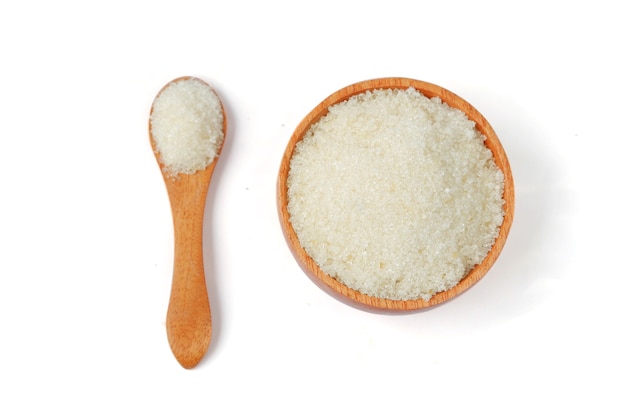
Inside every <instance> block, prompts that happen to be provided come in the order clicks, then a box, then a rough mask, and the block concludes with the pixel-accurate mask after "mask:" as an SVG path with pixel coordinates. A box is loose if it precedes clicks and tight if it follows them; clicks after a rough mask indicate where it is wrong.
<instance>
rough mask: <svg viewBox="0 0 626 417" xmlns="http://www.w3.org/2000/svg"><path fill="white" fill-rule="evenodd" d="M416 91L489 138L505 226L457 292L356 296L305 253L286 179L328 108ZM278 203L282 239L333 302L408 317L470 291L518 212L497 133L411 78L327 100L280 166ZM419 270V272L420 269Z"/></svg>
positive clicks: (460, 102)
mask: <svg viewBox="0 0 626 417" xmlns="http://www.w3.org/2000/svg"><path fill="white" fill-rule="evenodd" d="M409 87H413V88H415V89H416V90H418V91H420V92H422V94H424V95H425V96H426V97H429V98H431V97H439V98H440V99H441V100H442V101H443V102H444V103H447V104H448V105H450V106H451V107H454V108H457V109H459V110H461V111H463V112H464V113H465V114H466V115H467V117H468V118H469V119H470V120H473V121H474V122H475V123H476V128H477V129H478V130H479V131H480V132H481V133H482V134H483V135H485V138H486V140H485V146H486V147H487V148H489V149H490V150H491V152H492V153H493V157H494V160H495V163H496V165H497V166H498V167H499V168H500V169H501V170H502V172H503V174H504V195H503V198H504V200H505V201H506V204H505V205H504V211H505V212H504V221H503V223H502V225H501V226H500V234H499V235H498V237H497V238H496V241H495V243H494V244H493V246H492V248H491V251H490V252H489V253H488V254H487V256H486V257H485V259H484V260H483V261H482V262H481V263H480V264H478V265H476V266H475V267H474V268H473V269H472V270H471V271H470V272H469V273H468V274H467V275H466V276H465V277H464V278H463V279H462V280H461V281H460V282H459V283H458V284H457V285H456V286H454V287H452V288H450V289H448V290H446V291H442V292H439V293H437V294H435V295H433V297H431V298H430V299H429V300H428V301H425V300H423V299H416V300H406V301H404V300H391V299H386V298H379V297H373V296H369V295H366V294H363V293H361V292H359V291H356V290H354V289H352V288H349V287H348V286H346V285H344V284H343V283H341V282H339V281H338V280H337V279H335V278H334V277H332V276H330V275H328V274H326V273H325V272H324V271H322V270H321V268H320V267H319V266H318V265H317V264H316V263H315V261H314V260H313V259H312V258H311V256H309V254H308V253H307V252H306V251H305V250H304V248H303V247H302V245H301V244H300V241H299V240H298V236H297V235H296V233H295V231H294V229H293V226H292V225H291V221H290V214H289V211H288V210H287V204H288V192H287V178H288V177H289V169H290V162H291V157H292V156H293V154H294V151H295V149H296V145H297V144H298V142H300V141H301V140H302V139H303V138H304V136H305V134H306V133H307V132H308V130H309V128H310V127H311V126H312V125H313V124H314V123H316V122H317V121H319V120H320V119H321V118H322V117H323V116H324V115H326V114H327V113H328V108H329V107H330V106H333V105H335V104H337V103H340V102H342V101H345V100H348V99H349V98H350V97H352V96H354V95H357V94H361V93H364V92H366V91H369V90H374V89H379V88H383V89H386V88H390V89H396V88H397V89H407V88H409ZM277 203H278V215H279V220H280V224H281V227H282V229H283V233H284V235H285V238H286V240H287V244H288V246H289V248H290V249H291V252H292V253H293V255H294V257H295V258H296V260H297V261H298V264H299V265H300V267H301V268H302V269H303V270H304V272H306V274H307V275H308V276H309V277H310V278H311V279H312V281H313V282H315V283H316V284H317V285H318V286H319V287H320V288H322V289H323V290H324V291H326V292H327V293H329V294H330V295H332V296H334V297H335V298H337V299H339V300H340V301H343V302H345V303H347V304H350V305H352V306H354V307H358V308H362V309H364V310H369V311H378V312H408V311H414V310H420V309H426V308H430V307H433V306H435V305H437V304H440V303H443V302H445V301H448V300H450V299H452V298H454V297H456V296H458V295H459V294H461V293H462V292H464V291H465V290H467V289H468V288H470V287H471V286H472V285H474V284H475V283H477V282H478V281H479V280H480V279H481V278H482V277H483V276H484V275H485V274H486V273H487V271H488V270H489V269H490V268H491V266H492V265H493V263H494V262H495V261H496V259H497V258H498V256H499V255H500V252H501V251H502V248H503V246H504V243H505V241H506V239H507V236H508V234H509V230H510V228H511V223H512V222H513V213H514V206H515V198H514V186H513V175H512V173H511V167H510V166H509V161H508V159H507V156H506V153H505V152H504V148H503V147H502V144H501V143H500V140H499V139H498V136H497V135H496V133H495V131H494V130H493V128H492V127H491V125H490V124H489V122H488V121H487V119H485V118H484V117H483V115H482V114H480V113H479V112H478V110H476V109H475V108H474V107H473V106H472V105H471V104H469V103H468V102H467V101H465V100H464V99H462V98H461V97H459V96H457V95H456V94H454V93H452V92H451V91H448V90H446V89H444V88H442V87H439V86H437V85H435V84H431V83H428V82H424V81H419V80H413V79H410V78H397V77H394V78H378V79H373V80H367V81H363V82H359V83H356V84H352V85H349V86H347V87H344V88H342V89H341V90H339V91H337V92H335V93H333V94H331V95H330V96H329V97H328V98H326V99H325V100H324V101H322V102H321V103H320V104H318V105H317V106H316V107H315V108H314V109H313V110H312V111H311V112H310V113H309V114H308V115H307V116H306V117H305V118H304V119H303V120H302V121H301V122H300V124H299V125H298V126H297V127H296V129H295V131H294V133H293V135H292V136H291V139H290V140H289V143H288V144H287V147H286V149H285V152H284V154H283V158H282V161H281V165H280V169H279V172H278V181H277ZM416 267H417V266H416Z"/></svg>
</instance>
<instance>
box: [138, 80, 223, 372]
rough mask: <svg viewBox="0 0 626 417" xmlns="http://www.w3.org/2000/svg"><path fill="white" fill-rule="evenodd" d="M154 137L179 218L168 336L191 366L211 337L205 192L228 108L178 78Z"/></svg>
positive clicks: (155, 111) (162, 99) (161, 101)
mask: <svg viewBox="0 0 626 417" xmlns="http://www.w3.org/2000/svg"><path fill="white" fill-rule="evenodd" d="M149 136H150V143H151V145H152V149H153V151H154V154H155V156H156V159H157V162H158V165H159V168H160V169H161V173H162V174H163V179H164V181H165V185H166V188H167V193H168V196H169V200H170V206H171V210H172V217H173V223H174V271H173V276H172V287H171V293H170V300H169V306H168V310H167V317H166V329H167V338H168V342H169V345H170V348H171V350H172V353H173V354H174V356H175V358H176V360H177V361H178V362H179V363H180V364H181V365H182V366H183V367H184V368H186V369H190V368H193V367H195V366H196V365H197V364H198V362H200V360H201V359H202V358H203V357H204V355H205V354H206V351H207V350H208V347H209V343H210V341H211V333H212V324H211V309H210V303H209V297H208V291H207V287H206V281H205V273H204V260H203V242H202V235H203V220H204V207H205V202H206V196H207V192H208V189H209V184H210V182H211V178H212V176H213V171H214V169H215V165H216V163H217V160H218V159H219V155H220V152H221V149H222V145H223V141H224V138H225V136H226V115H225V112H224V107H223V105H222V103H221V101H220V99H219V97H218V96H217V94H216V93H215V91H214V90H213V89H212V88H211V87H210V86H209V85H208V84H207V83H205V82H204V81H202V80H200V79H198V78H195V77H188V76H187V77H180V78H177V79H175V80H172V81H170V82H169V83H168V84H166V85H165V86H164V87H163V88H162V89H161V91H159V93H158V94H157V96H156V98H155V99H154V102H153V103H152V108H151V109H150V121H149Z"/></svg>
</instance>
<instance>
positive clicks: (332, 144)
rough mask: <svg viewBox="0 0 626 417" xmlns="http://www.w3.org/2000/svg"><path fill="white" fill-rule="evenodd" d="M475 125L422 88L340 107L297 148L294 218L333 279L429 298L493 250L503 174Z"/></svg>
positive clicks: (291, 198)
mask: <svg viewBox="0 0 626 417" xmlns="http://www.w3.org/2000/svg"><path fill="white" fill-rule="evenodd" d="M484 140H485V138H484V136H483V135H481V134H480V132H478V131H477V130H476V129H475V127H474V122H472V121H470V120H469V119H468V118H467V116H466V115H465V114H464V113H463V112H461V111H459V110H457V109H454V108H451V107H449V106H448V105H446V104H445V103H442V102H441V100H440V99H439V98H432V99H428V98H426V97H425V96H423V95H422V94H421V93H420V92H418V91H417V90H415V89H413V88H409V89H407V90H397V89H380V90H373V91H369V92H366V93H363V94H359V95H357V96H353V97H352V98H350V99H349V100H347V101H344V102H341V103H339V104H336V105H335V106H332V107H331V108H330V109H329V113H328V114H327V115H326V116H324V117H323V118H322V119H320V120H319V122H317V123H316V124H314V125H313V126H311V128H310V129H309V131H308V132H307V134H306V135H305V137H304V139H303V140H302V141H300V142H299V143H298V145H297V146H296V149H295V151H294V154H293V156H292V159H291V164H290V171H289V176H288V179H287V187H288V205H287V209H288V212H289V215H290V222H291V224H292V226H293V228H294V231H295V232H296V235H297V237H298V240H299V242H300V244H301V245H302V247H303V248H304V250H305V251H306V252H307V253H308V254H309V256H311V258H312V259H313V260H314V261H315V262H316V263H317V264H318V265H319V267H320V268H321V269H322V270H323V271H324V272H325V273H326V274H328V275H330V276H332V277H335V278H336V279H337V280H339V281H340V282H342V283H344V284H345V285H346V286H348V287H350V288H352V289H354V290H357V291H359V292H361V293H364V294H367V295H370V296H376V297H381V298H387V299H393V300H413V299H418V298H423V299H424V300H428V299H430V297H431V296H432V295H434V294H436V293H438V292H440V291H444V290H447V289H449V288H451V287H453V286H454V285H456V284H457V283H458V282H459V281H460V280H461V279H462V278H463V277H464V276H465V275H466V274H467V273H468V272H469V271H470V270H471V269H472V268H473V267H474V266H475V265H476V264H478V263H480V262H481V261H482V260H483V259H484V258H485V256H486V255H487V253H488V252H489V250H490V249H491V246H492V245H493V242H494V241H495V239H496V237H497V236H498V233H499V227H500V225H501V224H502V221H503V213H504V211H503V204H504V201H503V199H502V194H503V188H504V175H503V174H502V172H501V171H500V169H499V168H498V167H497V166H496V164H495V162H494V160H493V155H492V153H491V151H490V150H489V149H487V147H486V146H485V145H484Z"/></svg>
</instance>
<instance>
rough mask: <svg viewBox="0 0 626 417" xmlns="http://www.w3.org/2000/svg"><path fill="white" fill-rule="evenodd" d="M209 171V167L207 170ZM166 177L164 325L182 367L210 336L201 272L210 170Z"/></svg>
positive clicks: (190, 365) (198, 354) (193, 359)
mask: <svg viewBox="0 0 626 417" xmlns="http://www.w3.org/2000/svg"><path fill="white" fill-rule="evenodd" d="M208 171H212V170H208ZM207 174H208V177H207V175H206V174H205V175H191V176H183V175H181V176H179V177H178V178H176V179H174V180H171V181H168V182H167V187H168V194H169V196H170V202H171V206H172V216H173V221H174V272H173V277H172V289H171V293H170V301H169V306H168V310H167V318H166V328H167V338H168V341H169V344H170V348H171V350H172V353H173V354H174V357H176V360H178V362H179V363H180V364H181V365H182V366H183V367H184V368H187V369H189V368H193V367H194V366H196V365H197V364H198V362H200V360H201V359H202V357H203V356H204V354H205V353H206V351H207V349H208V347H209V342H210V340H211V330H212V326H211V309H210V305H209V297H208V292H207V287H206V281H205V275H204V257H203V245H202V233H203V218H204V205H205V201H206V194H207V190H208V183H209V180H210V174H211V172H208V173H207Z"/></svg>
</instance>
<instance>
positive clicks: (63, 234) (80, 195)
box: [0, 0, 626, 416]
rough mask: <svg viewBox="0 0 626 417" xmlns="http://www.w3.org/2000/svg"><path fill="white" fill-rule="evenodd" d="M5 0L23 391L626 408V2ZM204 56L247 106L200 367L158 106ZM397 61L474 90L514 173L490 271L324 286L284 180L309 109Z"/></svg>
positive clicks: (494, 412)
mask: <svg viewBox="0 0 626 417" xmlns="http://www.w3.org/2000/svg"><path fill="white" fill-rule="evenodd" d="M5 3H9V4H10V5H9V4H5ZM5 3H3V5H2V6H0V61H1V62H2V63H1V64H0V75H1V77H0V83H1V84H0V187H1V188H0V191H1V194H0V196H1V197H0V198H1V199H2V200H1V204H0V415H2V416H36V415H39V416H44V415H63V416H112V415H121V416H130V415H156V414H157V413H159V414H158V415H182V416H196V415H212V416H235V415H237V416H241V415H244V416H245V415H271V416H318V415H331V416H333V415H346V416H352V415H361V416H374V415H394V414H395V413H403V414H404V415H466V414H469V415H472V414H481V415H489V416H505V415H569V414H570V413H573V412H576V414H577V415H578V414H585V413H588V414H589V415H598V416H613V415H614V416H617V415H624V413H626V406H625V405H624V402H623V400H622V399H621V398H620V397H621V396H622V395H623V393H624V390H625V389H626V382H625V380H624V374H625V373H626V359H625V355H624V351H625V348H626V342H625V341H624V337H623V336H624V319H625V317H626V314H625V313H626V307H625V304H624V301H623V298H624V292H625V290H626V284H625V283H624V278H625V275H626V274H625V273H624V267H623V263H624V253H623V252H624V243H623V240H622V239H623V237H624V233H625V232H626V228H625V223H624V220H623V218H624V208H625V207H624V203H623V202H622V199H621V197H620V194H621V193H622V191H623V189H624V188H623V179H624V178H625V177H624V160H623V159H624V142H625V140H626V137H625V133H624V131H625V130H624V118H625V116H624V110H625V107H626V106H625V104H624V102H625V101H624V97H625V96H626V82H625V81H624V74H625V73H626V65H625V64H624V60H623V58H624V40H625V39H626V29H625V26H624V24H623V16H624V14H623V12H622V11H621V8H618V6H617V5H618V2H613V1H601V0H600V1H586V2H583V1H567V2H566V1H550V0H542V1H534V0H530V1H525V2H517V3H507V2H502V1H484V0H482V1H481V0H476V1H471V2H469V1H428V2H426V1H404V2H403V1H397V0H386V1H381V2H367V1H364V2H342V1H339V0H334V1H325V0H318V1H315V2H306V3H305V2H295V1H271V0H266V1H237V0H231V1H220V2H217V1H204V2H199V1H198V2H193V1H184V0H180V1H177V2H163V1H161V2H159V1H154V2H148V1H136V2H132V1H124V2H122V1H107V2H99V3H96V2H79V1H74V2H73V1H67V0H58V1H54V2H44V1H30V2H29V1H24V2H20V3H19V5H17V4H18V2H5ZM182 75H194V76H197V77H200V78H203V79H204V80H205V81H207V82H209V83H210V84H211V85H213V87H214V88H215V89H216V90H217V92H218V94H219V95H220V97H221V98H222V100H223V101H224V104H225V106H226V110H227V116H228V120H229V131H228V135H227V138H226V143H225V147H224V150H223V154H222V158H221V159H220V161H219V164H218V168H217V170H216V173H215V176H214V178H213V184H212V188H211V191H210V195H209V199H208V201H207V203H208V204H207V211H206V224H205V239H206V243H207V245H206V248H205V252H206V265H207V271H209V272H210V274H209V277H208V286H209V291H210V293H211V302H212V309H213V320H214V337H213V340H212V344H211V346H210V350H209V352H208V354H207V356H206V357H205V359H204V360H203V361H202V362H201V363H200V364H199V365H198V367H196V368H195V369H193V370H184V369H183V368H181V367H180V365H178V363H177V362H176V360H175V359H174V357H173V356H172V354H171V352H170V350H169V346H168V344H167V339H166V335H165V313H166V309H167V302H168V297H169V286H170V278H171V270H172V257H173V234H172V225H171V216H170V211H169V202H168V199H167V194H166V191H165V186H164V184H163V181H162V178H161V174H160V172H159V170H158V167H157V164H156V161H155V159H154V156H153V154H152V151H151V148H150V145H149V141H148V132H147V126H148V113H149V109H150V105H151V103H152V100H153V98H154V96H155V94H156V93H157V92H158V90H159V89H160V88H161V87H162V86H163V85H164V84H165V83H167V82H168V81H170V80H171V79H174V78H176V77H179V76H182ZM389 76H402V77H409V78H415V79H420V80H424V81H429V82H431V83H435V84H438V85H440V86H442V87H445V88H447V89H449V90H451V91H453V92H455V93H457V94H458V95H460V96H462V97H463V98H465V99H466V100H467V101H469V102H470V103H472V104H473V105H474V106H475V107H476V108H477V109H478V110H479V111H480V112H481V113H483V115H484V116H485V117H486V118H487V119H488V120H489V121H490V123H491V124H492V126H493V127H494V129H495V130H496V132H497V133H498V135H499V137H500V140H501V141H502V143H503V145H504V147H505V149H506V151H507V153H508V156H509V159H510V162H511V166H512V170H513V175H514V178H515V183H516V203H517V210H516V217H515V221H514V223H513V227H512V229H511V233H510V236H509V240H508V242H507V244H506V246H505V248H504V251H503V253H502V255H501V257H500V258H499V259H498V261H497V262H496V264H495V265H494V267H493V268H492V269H491V270H490V272H489V273H488V274H487V275H486V276H485V278H483V280H482V281H480V282H479V283H478V284H477V285H476V286H474V287H473V288H471V289H470V290H469V291H468V292H466V293H465V294H463V295H462V296H460V297H458V298H456V299H454V300H453V301H451V302H449V303H447V304H444V305H441V306H439V307H437V308H435V309H432V310H429V311H425V312H418V313H413V314H407V315H383V314H373V313H368V312H364V311H361V310H358V309H355V308H352V307H349V306H346V305H344V304H342V303H340V302H338V301H337V300H335V299H334V298H331V297H329V296H328V295H327V294H326V293H324V292H322V291H321V290H320V289H319V288H318V287H316V286H315V285H314V284H313V283H312V282H311V281H310V280H309V279H308V278H307V277H306V276H305V275H304V273H303V272H302V271H301V270H300V268H299V267H298V265H297V264H296V262H295V261H294V259H293V257H292V256H291V253H290V252H289V250H288V248H287V245H286V243H285V240H284V238H283V235H282V232H281V230H280V227H279V223H278V216H277V211H276V203H275V198H276V194H275V184H276V175H277V173H278V166H279V163H280V159H281V157H282V153H283V151H284V147H285V145H286V144H287V142H288V140H289V138H290V136H291V133H292V132H293V130H294V128H295V127H296V126H297V124H298V123H299V122H300V120H301V119H302V118H303V117H304V116H305V115H306V114H307V113H308V112H309V111H310V110H311V109H312V108H313V107H314V106H315V105H317V104H318V103H319V102H320V101H322V100H323V99H324V98H325V97H327V96H328V95H330V94H331V93H333V92H334V91H336V90H338V89H340V88H342V87H344V86H346V85H348V84H352V83H354V82H357V81H362V80H365V79H370V78H377V77H389Z"/></svg>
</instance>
